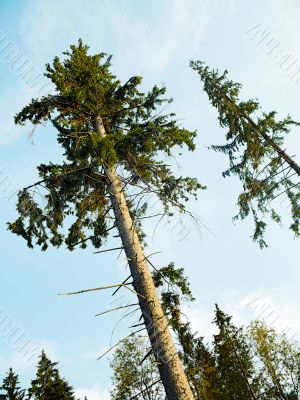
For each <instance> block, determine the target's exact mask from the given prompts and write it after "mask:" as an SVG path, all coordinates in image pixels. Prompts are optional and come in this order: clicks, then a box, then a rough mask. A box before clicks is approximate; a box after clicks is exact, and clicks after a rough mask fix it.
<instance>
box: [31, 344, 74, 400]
mask: <svg viewBox="0 0 300 400" xmlns="http://www.w3.org/2000/svg"><path fill="white" fill-rule="evenodd" d="M56 366H57V362H52V361H50V360H49V359H48V358H47V356H46V354H45V352H44V351H43V352H42V354H41V356H40V359H39V362H38V366H37V373H36V378H35V379H33V380H32V381H31V387H30V388H29V389H28V399H32V400H75V396H74V392H73V388H72V386H70V385H69V384H68V382H67V381H66V380H64V379H63V378H61V376H60V374H59V371H58V369H57V368H56Z"/></svg>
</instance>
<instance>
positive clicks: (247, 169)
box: [191, 61, 300, 247]
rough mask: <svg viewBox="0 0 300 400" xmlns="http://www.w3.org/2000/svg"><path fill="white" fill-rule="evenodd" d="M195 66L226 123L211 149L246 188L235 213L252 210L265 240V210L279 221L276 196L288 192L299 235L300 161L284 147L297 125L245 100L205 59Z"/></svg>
mask: <svg viewBox="0 0 300 400" xmlns="http://www.w3.org/2000/svg"><path fill="white" fill-rule="evenodd" d="M191 67H192V68H193V69H194V70H195V71H196V72H197V73H198V74H199V76H200V78H201V80H202V82H203V83H204V90H205V92H206V93H207V95H208V97H209V100H210V101H211V103H212V105H213V106H214V107H216V109H217V110H218V113H219V123H220V126H221V127H224V128H226V129H227V134H226V143H225V144H224V145H221V146H212V149H213V150H216V151H220V152H222V153H225V154H227V155H228V156H229V169H227V170H226V171H225V172H223V176H224V177H226V176H229V175H237V176H238V177H239V178H240V180H241V182H242V184H243V192H242V193H241V194H240V196H239V200H238V204H239V214H238V215H237V216H236V217H235V218H241V219H244V218H246V217H247V216H248V215H249V214H252V215H253V218H254V222H255V230H254V234H253V239H254V240H255V241H258V243H259V245H260V246H261V247H264V246H266V245H267V244H266V242H265V240H264V232H265V229H266V218H265V216H266V214H269V215H270V216H271V218H272V219H273V220H274V221H275V222H277V223H280V222H281V216H280V214H279V211H278V210H277V209H278V207H276V203H275V202H274V200H275V199H277V200H278V199H279V198H282V196H283V195H286V198H285V205H286V208H287V207H288V206H289V207H290V215H291V225H290V229H291V230H292V231H293V232H294V234H295V236H299V235H300V181H299V178H300V165H299V164H297V162H296V161H295V159H294V158H293V157H292V156H290V155H289V154H288V153H287V152H286V151H285V150H283V147H282V146H283V145H284V139H285V137H286V135H287V133H288V132H289V131H290V129H291V127H293V126H297V125H299V123H298V122H295V121H293V120H292V119H291V118H290V116H288V117H287V118H285V119H283V120H282V121H278V120H276V118H275V117H276V112H275V111H271V112H269V113H264V112H262V111H261V108H260V105H259V103H258V101H257V100H248V101H241V100H240V99H239V93H240V90H241V88H242V85H241V84H238V83H234V82H233V81H231V80H229V79H228V78H227V75H228V73H227V71H225V72H224V74H220V73H219V72H218V70H210V69H209V68H208V67H206V66H205V65H204V64H203V63H202V62H201V61H192V62H191Z"/></svg>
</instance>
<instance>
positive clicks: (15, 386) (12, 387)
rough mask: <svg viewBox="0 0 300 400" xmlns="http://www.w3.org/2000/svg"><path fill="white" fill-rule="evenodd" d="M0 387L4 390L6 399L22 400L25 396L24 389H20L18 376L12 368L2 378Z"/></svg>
mask: <svg viewBox="0 0 300 400" xmlns="http://www.w3.org/2000/svg"><path fill="white" fill-rule="evenodd" d="M1 389H2V390H4V391H5V394H6V399H7V400H23V399H24V397H25V389H21V387H20V385H19V377H18V375H17V374H16V373H14V371H13V369H12V368H10V369H9V371H8V373H7V375H6V377H5V378H4V379H3V383H2V386H1Z"/></svg>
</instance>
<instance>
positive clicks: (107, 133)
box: [9, 41, 202, 400]
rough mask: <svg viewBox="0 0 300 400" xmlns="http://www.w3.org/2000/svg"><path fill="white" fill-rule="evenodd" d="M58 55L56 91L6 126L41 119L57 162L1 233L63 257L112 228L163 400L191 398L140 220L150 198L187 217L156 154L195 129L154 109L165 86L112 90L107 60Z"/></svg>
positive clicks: (184, 189)
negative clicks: (58, 150) (41, 196)
mask: <svg viewBox="0 0 300 400" xmlns="http://www.w3.org/2000/svg"><path fill="white" fill-rule="evenodd" d="M64 56H65V59H64V60H63V61H61V60H60V59H59V58H58V57H56V58H55V59H54V62H53V65H52V66H51V65H47V72H46V74H45V75H46V76H47V77H48V78H50V79H51V80H52V82H53V84H54V86H55V89H56V93H55V94H54V95H48V96H45V97H42V98H41V99H34V100H32V101H31V103H30V104H29V105H28V106H26V107H24V108H23V110H22V111H21V112H20V113H19V114H17V115H16V117H15V122H16V123H17V124H24V123H25V122H26V121H30V122H32V123H33V124H35V125H36V124H39V123H42V122H43V121H50V122H51V123H52V125H53V127H54V128H55V129H56V131H57V139H58V142H59V144H60V145H61V146H62V148H63V150H64V155H65V161H64V162H63V163H62V164H61V165H58V164H53V163H49V164H48V165H46V164H42V165H40V166H39V167H38V170H39V174H40V177H41V180H40V181H39V182H37V183H36V184H34V185H31V186H30V187H28V188H26V189H24V190H23V191H21V192H20V194H19V202H18V206H17V209H18V212H19V218H18V219H17V220H16V221H15V222H14V223H11V224H9V229H10V230H11V231H12V232H14V233H16V234H18V235H21V236H22V237H23V238H24V239H25V240H26V241H27V244H28V246H30V247H33V246H34V245H40V246H41V247H42V249H43V250H45V249H46V248H47V247H48V245H49V243H50V244H52V245H53V246H57V247H59V246H61V245H62V244H64V243H65V244H66V245H67V246H68V248H69V249H70V250H72V249H74V247H75V246H77V245H80V246H81V247H86V244H87V242H88V241H89V242H91V243H92V245H93V246H94V247H96V248H100V247H101V246H103V244H104V243H105V241H106V239H107V237H108V235H109V233H111V232H112V231H113V230H114V229H116V230H117V231H118V235H119V236H120V239H121V247H122V249H123V250H124V251H125V254H126V258H127V260H128V264H129V268H130V273H131V277H132V280H133V287H134V290H135V292H136V293H137V296H138V301H139V305H140V309H141V312H142V316H143V320H144V322H145V326H146V329H147V332H148V335H149V338H150V341H151V346H152V349H153V354H154V356H155V358H156V361H157V363H158V366H159V371H160V376H161V379H162V382H163V385H164V387H165V390H166V394H167V397H168V399H175V400H176V399H184V400H189V399H193V395H192V392H191V389H190V387H189V384H188V381H187V378H186V376H185V374H184V371H183V368H182V366H181V362H180V359H179V357H178V354H177V350H176V347H175V345H174V343H173V340H172V336H171V334H170V331H169V328H168V321H167V319H166V318H165V315H164V312H163V309H162V307H161V304H160V301H159V298H158V295H157V292H156V288H155V285H154V282H153V279H152V276H151V272H150V269H149V263H148V259H147V257H146V255H145V253H144V250H143V238H144V236H143V233H142V230H141V225H140V221H141V219H140V213H141V212H143V210H145V209H146V205H145V204H144V203H145V202H144V200H143V199H145V196H146V197H147V195H149V194H151V195H155V196H156V197H157V199H158V200H159V201H160V202H161V204H162V206H163V208H164V213H165V215H169V216H171V215H172V214H173V210H174V209H177V210H179V211H180V212H181V213H186V212H187V210H186V202H187V201H188V199H189V196H196V194H197V192H198V189H200V188H202V186H201V185H200V184H199V183H198V181H197V180H196V179H194V178H187V177H182V176H179V177H176V176H174V174H173V172H172V170H171V169H170V167H169V165H168V164H167V163H166V162H165V161H164V158H163V157H162V156H163V155H165V156H171V155H172V154H173V148H174V147H183V146H186V147H187V148H188V149H189V150H194V148H195V145H194V138H195V136H196V132H191V131H188V130H186V129H184V128H182V127H180V126H179V125H178V123H177V121H176V120H175V118H174V114H172V113H171V114H164V113H162V112H161V111H160V110H159V108H160V106H161V105H163V104H165V103H170V102H171V100H170V99H167V98H165V92H166V89H165V88H158V87H157V86H154V87H153V88H152V89H151V90H150V91H149V92H148V93H146V94H145V93H143V92H141V91H140V90H139V85H140V83H141V80H142V78H141V77H139V76H133V77H131V78H130V79H129V80H128V81H127V82H126V83H125V84H121V82H120V81H119V80H118V79H117V78H116V77H115V76H114V75H113V74H112V73H111V72H110V67H111V58H110V57H106V55H105V54H104V53H101V54H96V55H93V56H91V55H89V54H88V47H87V46H85V45H83V43H82V42H81V41H79V44H78V46H71V50H70V51H67V52H65V53H64ZM37 187H38V188H44V189H45V190H46V195H45V198H46V205H44V206H43V207H42V206H41V205H40V204H39V203H38V200H37V199H36V197H35V194H36V190H35V189H36V188H37ZM69 223H70V225H69V229H68V230H67V231H66V229H65V227H66V225H68V224H69ZM124 285H125V284H124Z"/></svg>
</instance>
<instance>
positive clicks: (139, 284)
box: [95, 115, 194, 400]
mask: <svg viewBox="0 0 300 400" xmlns="http://www.w3.org/2000/svg"><path fill="white" fill-rule="evenodd" d="M95 125H96V130H97V133H98V134H99V135H100V136H101V137H105V136H106V132H105V128H104V126H103V123H102V119H101V117H100V116H99V115H98V116H96V119H95ZM106 175H107V178H108V179H109V181H110V188H109V191H110V200H111V204H112V208H113V211H114V216H115V219H116V225H117V228H118V231H119V234H120V237H121V240H122V244H123V247H124V250H125V254H126V257H127V259H128V263H129V267H130V272H131V275H132V278H133V286H134V289H135V291H136V292H137V293H138V294H139V296H138V301H139V305H140V308H141V311H142V315H143V318H144V322H145V326H146V329H147V332H148V335H149V339H150V342H151V346H152V350H153V353H154V356H155V358H156V361H157V363H158V368H159V372H160V377H161V380H162V383H163V385H164V388H165V391H166V395H167V398H168V400H194V396H193V393H192V391H191V388H190V386H189V383H188V380H187V378H186V375H185V373H184V370H183V367H182V365H181V361H180V359H179V356H178V354H177V351H176V347H175V345H174V342H173V339H172V336H171V333H170V330H169V327H168V322H167V319H166V317H165V315H164V312H163V309H162V307H161V303H160V300H159V298H158V295H157V291H156V288H155V285H154V282H153V278H152V275H151V273H150V270H149V266H148V262H147V260H146V257H145V255H144V252H143V249H142V246H141V243H140V240H139V237H138V234H137V232H136V230H135V228H134V224H133V221H132V218H131V216H130V213H129V209H128V206H127V203H126V199H125V196H124V193H123V191H122V188H121V182H120V179H119V177H118V175H117V174H116V172H115V169H114V168H107V169H106Z"/></svg>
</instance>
